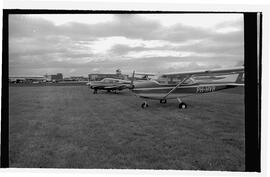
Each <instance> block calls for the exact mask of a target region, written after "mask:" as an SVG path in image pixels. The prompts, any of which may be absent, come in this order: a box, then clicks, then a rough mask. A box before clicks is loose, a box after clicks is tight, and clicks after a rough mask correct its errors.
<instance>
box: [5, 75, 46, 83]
mask: <svg viewBox="0 0 270 177" xmlns="http://www.w3.org/2000/svg"><path fill="white" fill-rule="evenodd" d="M44 80H45V78H44V77H42V76H41V77H39V76H12V77H9V78H8V81H9V82H10V83H32V82H43V81H44Z"/></svg>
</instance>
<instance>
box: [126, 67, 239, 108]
mask: <svg viewBox="0 0 270 177" xmlns="http://www.w3.org/2000/svg"><path fill="white" fill-rule="evenodd" d="M222 74H224V75H236V77H235V80H234V81H226V80H224V81H223V82H222V79H223V78H221V79H218V80H219V81H218V82H216V80H217V79H213V81H212V82H209V79H207V82H202V80H204V79H201V80H200V81H196V80H195V79H194V78H198V77H199V76H202V78H205V77H206V76H213V77H214V76H215V75H216V76H220V75H222ZM134 75H135V71H134V72H133V78H134ZM243 77H244V67H238V68H229V69H213V70H204V71H191V72H179V73H169V74H162V75H161V76H160V77H159V78H163V79H164V78H167V79H168V80H169V79H171V78H181V80H180V81H178V83H177V84H161V83H160V82H159V79H157V80H153V79H151V80H146V81H143V82H134V81H133V79H132V81H131V85H132V92H134V93H135V94H136V95H138V96H139V97H141V98H144V99H152V100H159V101H160V103H162V104H165V103H166V102H167V100H168V99H177V100H178V102H179V108H180V109H185V108H187V105H186V103H184V102H183V101H182V100H181V98H183V97H185V96H188V95H195V94H202V93H209V92H216V91H219V90H223V89H229V88H233V87H238V86H244V81H243ZM141 107H142V108H146V107H148V103H147V101H144V102H143V103H142V105H141Z"/></svg>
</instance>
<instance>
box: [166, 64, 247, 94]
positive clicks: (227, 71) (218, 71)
mask: <svg viewBox="0 0 270 177" xmlns="http://www.w3.org/2000/svg"><path fill="white" fill-rule="evenodd" d="M221 73H222V74H223V73H224V74H241V73H244V67H238V68H228V69H213V70H205V71H189V72H179V73H169V74H163V75H162V76H163V77H179V76H184V79H183V80H181V81H180V82H179V83H178V84H177V85H176V86H175V87H174V88H172V90H170V91H169V92H168V93H167V94H166V95H165V96H164V97H163V99H166V98H167V97H168V96H169V95H170V94H171V93H172V92H173V91H174V90H175V89H177V88H178V87H180V86H181V85H182V84H183V83H184V82H185V81H186V80H187V79H189V78H191V77H192V76H194V75H195V76H198V75H206V74H221ZM241 75H243V74H241ZM237 80H238V79H237ZM228 85H234V86H244V84H243V83H238V81H236V82H235V83H228Z"/></svg>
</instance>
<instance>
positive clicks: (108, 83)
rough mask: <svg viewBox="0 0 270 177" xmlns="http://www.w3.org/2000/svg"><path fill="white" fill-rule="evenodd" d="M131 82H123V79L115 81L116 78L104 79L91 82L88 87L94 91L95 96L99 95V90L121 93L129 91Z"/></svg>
mask: <svg viewBox="0 0 270 177" xmlns="http://www.w3.org/2000/svg"><path fill="white" fill-rule="evenodd" d="M130 83H131V81H128V80H122V79H114V78H104V79H102V80H101V81H91V82H88V83H87V84H86V85H88V86H89V87H90V88H91V89H93V90H94V92H93V94H97V91H98V90H107V91H108V92H110V91H115V93H116V91H117V90H118V91H121V90H123V89H129V88H130V87H131V85H130Z"/></svg>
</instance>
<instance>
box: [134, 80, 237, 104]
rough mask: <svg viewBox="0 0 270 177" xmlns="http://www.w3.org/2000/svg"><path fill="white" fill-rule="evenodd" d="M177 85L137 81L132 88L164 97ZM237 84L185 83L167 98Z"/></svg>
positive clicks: (148, 95) (140, 93)
mask: <svg viewBox="0 0 270 177" xmlns="http://www.w3.org/2000/svg"><path fill="white" fill-rule="evenodd" d="M175 86H176V85H172V84H170V85H165V84H159V83H157V82H155V81H147V82H141V83H135V84H134V89H133V90H132V91H133V92H134V93H135V94H136V95H138V96H139V97H142V98H148V99H156V100H160V99H163V98H164V97H165V96H166V95H167V93H168V92H170V91H171V90H172V89H173V88H174V87H175ZM233 87H235V86H232V85H228V84H225V83H224V84H222V83H216V84H214V83H209V84H199V83H194V84H183V85H182V86H181V87H178V88H176V89H175V90H174V91H173V92H172V93H171V94H170V95H168V96H167V97H166V99H175V98H178V97H184V96H187V95H190V94H202V93H208V92H215V91H219V90H223V89H228V88H233Z"/></svg>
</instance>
